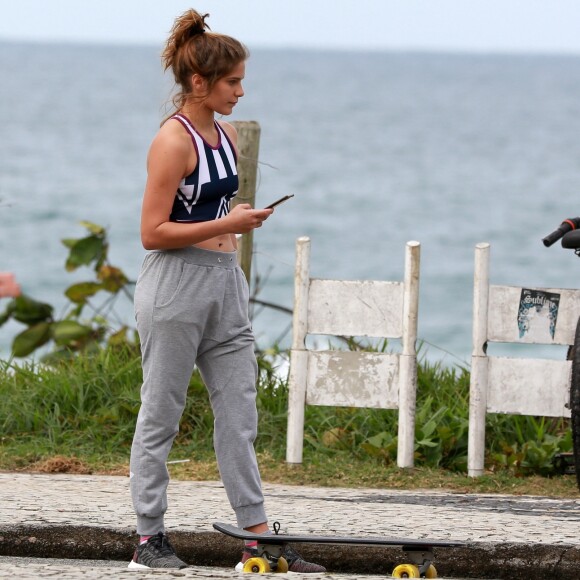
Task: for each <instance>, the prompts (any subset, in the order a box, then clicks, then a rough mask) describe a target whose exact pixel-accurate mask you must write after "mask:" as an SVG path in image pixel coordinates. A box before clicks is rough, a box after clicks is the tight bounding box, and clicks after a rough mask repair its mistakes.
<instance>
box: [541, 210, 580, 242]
mask: <svg viewBox="0 0 580 580" xmlns="http://www.w3.org/2000/svg"><path fill="white" fill-rule="evenodd" d="M576 228H580V217H577V218H569V219H565V220H564V221H563V222H562V223H561V224H560V227H558V229H556V230H554V231H553V232H552V233H551V234H548V235H547V236H546V237H545V238H542V242H544V246H546V248H549V247H550V246H551V245H552V244H554V243H555V242H557V241H558V240H559V239H560V238H561V237H562V236H563V235H564V234H566V233H568V232H570V231H572V230H575V229H576Z"/></svg>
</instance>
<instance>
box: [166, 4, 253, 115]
mask: <svg viewBox="0 0 580 580" xmlns="http://www.w3.org/2000/svg"><path fill="white" fill-rule="evenodd" d="M208 17H209V14H200V13H199V12H197V11H195V10H192V9H190V10H187V11H186V12H184V13H183V14H182V15H181V16H180V17H179V18H177V19H176V20H175V22H174V24H173V28H172V29H171V33H170V35H169V38H168V39H167V43H166V44H165V49H164V50H163V53H162V54H161V61H162V63H163V66H164V69H165V70H167V69H169V68H170V69H171V70H172V72H173V76H174V78H175V84H176V86H177V87H178V90H177V92H176V94H175V95H174V96H173V98H172V103H173V106H174V107H175V109H180V108H181V107H183V105H184V104H185V102H186V100H187V98H188V97H189V95H190V94H191V77H192V76H193V75H194V74H198V75H200V76H201V77H203V78H204V79H205V80H206V81H207V87H208V92H209V91H211V89H212V87H213V86H214V84H215V83H216V81H218V80H219V79H220V78H222V77H224V76H226V75H227V74H228V73H229V72H230V71H231V70H232V69H233V68H234V67H235V66H236V65H237V64H239V63H240V62H243V61H245V60H246V59H247V58H248V57H249V56H250V53H249V51H248V49H247V48H246V47H245V46H244V45H243V44H242V43H241V42H240V41H238V40H236V39H235V38H232V37H231V36H227V35H225V34H219V33H217V32H211V30H210V28H209V26H208V25H207V24H206V22H205V20H206V18H208Z"/></svg>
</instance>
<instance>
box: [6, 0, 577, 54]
mask: <svg viewBox="0 0 580 580" xmlns="http://www.w3.org/2000/svg"><path fill="white" fill-rule="evenodd" d="M190 7H194V8H196V9H197V10H198V11H200V12H209V13H210V14H211V17H210V19H209V23H210V26H212V29H213V30H215V31H217V32H224V33H227V34H231V35H232V36H235V37H237V38H239V39H240V40H242V41H243V42H245V43H246V44H247V45H248V46H249V47H250V48H252V47H256V48H260V47H307V48H312V47H317V48H331V49H334V48H344V49H379V50H380V49H397V50H405V49H411V50H453V51H455V50H461V51H465V50H467V51H486V52H487V51H492V52H541V53H542V52H549V53H554V52H556V53H574V54H580V0H286V1H284V0H196V1H195V2H194V3H193V4H192V3H191V2H188V1H183V0H92V1H88V0H0V40H36V41H59V42H60V41H64V42H70V41H74V42H76V41H87V42H99V43H123V44H153V45H159V46H160V45H161V44H162V43H163V40H164V38H165V37H166V35H167V32H168V30H169V29H170V28H171V24H172V22H173V19H174V18H175V17H176V16H177V15H179V14H181V13H182V12H183V11H184V10H185V9H187V8H190Z"/></svg>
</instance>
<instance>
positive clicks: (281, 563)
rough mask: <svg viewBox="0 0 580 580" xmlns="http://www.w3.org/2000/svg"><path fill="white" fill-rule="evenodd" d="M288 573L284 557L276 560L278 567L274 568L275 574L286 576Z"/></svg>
mask: <svg viewBox="0 0 580 580" xmlns="http://www.w3.org/2000/svg"><path fill="white" fill-rule="evenodd" d="M287 572H288V562H287V561H286V558H284V556H281V557H280V558H278V567H277V568H276V573H279V574H286V573H287Z"/></svg>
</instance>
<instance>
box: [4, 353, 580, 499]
mask: <svg viewBox="0 0 580 580" xmlns="http://www.w3.org/2000/svg"><path fill="white" fill-rule="evenodd" d="M271 360H272V359H271V358H270V357H268V356H266V355H260V356H259V363H260V380H259V385H258V409H259V412H260V434H259V437H258V439H257V441H256V449H257V452H258V455H259V457H260V463H261V469H262V472H263V476H264V479H265V480H267V481H273V482H275V481H278V482H286V483H296V484H297V483H301V484H311V485H342V486H365V487H407V488H412V487H435V488H446V489H456V490H461V491H488V492H504V493H540V494H547V495H554V494H559V495H565V496H566V495H567V496H575V497H577V496H578V492H577V488H576V485H575V480H574V477H573V476H561V475H557V474H555V473H554V467H553V463H552V459H553V456H554V454H555V453H557V452H559V451H567V450H569V449H570V448H571V439H570V432H569V428H568V423H567V421H566V420H563V419H562V420H547V419H538V418H533V417H514V416H507V415H505V416H504V415H491V416H490V418H489V420H488V425H487V449H488V457H487V466H488V469H489V475H487V476H485V477H482V478H478V479H476V480H474V479H471V478H468V477H466V476H465V465H466V456H467V413H468V406H467V397H468V389H469V373H468V372H467V370H465V369H457V368H446V367H440V366H438V365H431V364H428V363H421V364H420V366H419V399H418V404H417V437H416V440H417V443H416V465H417V468H416V469H413V470H401V469H398V468H397V467H396V433H397V425H396V412H395V411H385V410H372V409H352V408H339V409H335V408H327V407H308V408H307V412H306V434H305V449H304V465H303V466H302V467H294V468H292V467H288V466H286V464H285V462H284V456H285V445H286V436H285V434H286V413H287V396H288V391H287V383H286V380H285V379H284V378H281V377H280V376H279V374H278V373H277V372H276V369H275V368H274V366H273V364H272V362H271ZM140 383H141V368H140V359H139V353H138V349H137V348H136V347H130V346H128V345H122V346H118V345H116V346H109V347H106V348H101V349H97V350H94V351H90V352H84V353H80V354H78V355H77V356H75V357H73V358H71V359H70V360H67V361H64V360H53V361H52V362H51V364H50V366H47V365H44V364H42V363H35V362H31V361H25V362H20V363H19V364H14V363H13V362H9V361H3V362H0V398H1V400H2V403H3V404H2V406H0V429H1V432H2V446H1V448H0V468H1V469H5V470H40V471H49V472H50V471H52V472H55V471H73V472H84V473H87V472H101V473H126V472H127V466H128V459H129V453H130V446H131V439H132V435H133V429H134V425H135V420H136V416H137V412H138V409H139V387H140ZM212 428H213V416H212V413H211V409H210V407H209V402H208V397H207V394H206V390H205V387H204V386H203V384H202V382H201V379H200V377H199V375H197V374H194V376H193V377H192V380H191V383H190V387H189V396H188V402H187V407H186V409H185V412H184V415H183V419H182V422H181V429H180V433H179V435H178V437H177V439H176V442H175V445H174V448H173V451H172V454H171V456H170V461H179V460H189V462H188V463H177V464H170V469H171V471H172V474H173V476H174V477H184V478H189V479H192V478H195V479H208V478H209V479H215V478H217V477H218V474H217V469H216V467H215V461H214V455H213V449H212V438H211V431H212Z"/></svg>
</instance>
